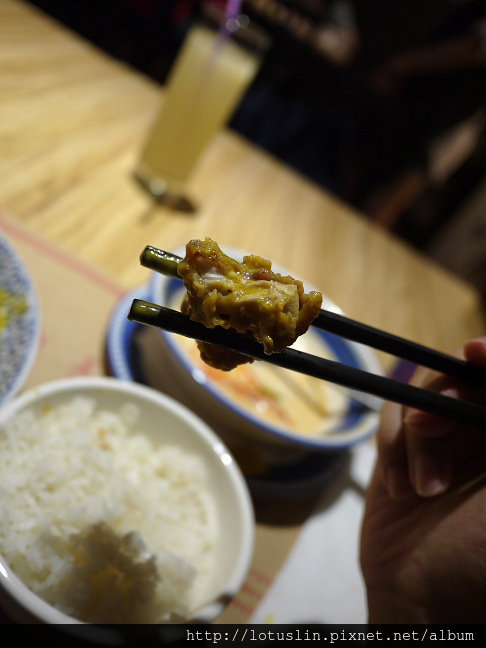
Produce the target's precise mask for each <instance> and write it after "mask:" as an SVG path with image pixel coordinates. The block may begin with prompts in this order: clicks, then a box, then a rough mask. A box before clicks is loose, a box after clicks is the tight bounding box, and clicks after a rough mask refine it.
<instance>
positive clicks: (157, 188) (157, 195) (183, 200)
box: [134, 171, 197, 214]
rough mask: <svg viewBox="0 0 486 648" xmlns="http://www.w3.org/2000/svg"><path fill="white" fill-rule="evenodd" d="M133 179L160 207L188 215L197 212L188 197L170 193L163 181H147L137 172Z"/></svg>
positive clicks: (155, 179)
mask: <svg viewBox="0 0 486 648" xmlns="http://www.w3.org/2000/svg"><path fill="white" fill-rule="evenodd" d="M134 178H135V180H136V181H137V182H138V183H139V184H140V185H141V186H142V187H143V188H144V189H145V191H147V192H148V193H149V194H150V195H151V196H152V197H153V198H154V199H155V200H156V201H157V203H159V204H160V205H164V206H165V207H168V208H169V209H173V210H174V211H180V212H185V213H188V214H190V213H193V212H195V211H196V210H197V205H196V204H195V203H194V202H193V201H192V200H191V199H190V198H189V197H188V196H186V195H184V194H182V193H177V192H173V191H170V190H169V189H168V187H167V183H166V182H164V181H163V180H159V179H157V178H154V179H152V180H149V179H148V178H146V177H145V176H144V175H143V174H141V173H139V172H138V171H136V172H135V173H134Z"/></svg>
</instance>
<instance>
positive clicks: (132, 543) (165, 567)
mask: <svg viewBox="0 0 486 648" xmlns="http://www.w3.org/2000/svg"><path fill="white" fill-rule="evenodd" d="M137 418H138V410H137V407H136V406H134V405H133V404H126V405H124V406H123V407H122V408H121V409H120V411H118V412H110V411H106V410H100V409H97V407H96V404H95V402H94V401H93V400H91V399H87V398H84V397H80V398H75V399H73V400H72V401H71V402H69V403H67V404H64V405H60V406H56V407H49V408H45V411H43V412H42V414H41V415H38V416H36V415H35V414H34V412H33V411H30V410H29V411H25V412H22V413H21V414H19V415H18V416H17V417H16V418H15V419H14V420H13V421H11V422H10V423H9V424H8V425H7V426H5V427H4V428H2V429H0V553H2V554H3V556H4V558H5V559H6V560H7V562H8V564H9V565H10V567H11V568H12V569H13V571H14V572H15V573H16V574H17V575H18V576H19V577H20V578H21V579H22V580H23V581H24V582H25V584H26V585H28V586H29V587H30V588H31V589H32V590H33V591H34V592H35V593H37V594H38V595H39V596H41V597H42V598H44V599H45V600H47V601H48V602H49V603H51V604H53V605H55V606H56V607H57V608H58V609H60V610H62V611H63V612H65V613H67V614H69V615H71V616H74V617H76V618H78V619H80V620H82V621H87V622H90V623H157V622H160V621H168V620H174V619H176V618H186V617H188V616H190V615H191V614H192V613H193V611H194V609H195V608H196V607H197V606H198V605H200V603H201V601H200V600H199V599H200V596H201V592H202V591H203V590H204V586H205V581H206V579H207V578H208V577H209V573H210V571H211V569H212V564H213V560H214V553H213V552H214V545H215V539H216V536H217V532H218V521H217V515H216V508H215V502H214V501H213V498H212V496H211V494H210V491H209V489H208V485H207V473H206V466H205V464H204V462H203V461H202V459H201V458H200V457H197V456H191V455H189V454H188V453H186V452H184V451H182V450H181V449H180V448H178V447H174V446H162V447H160V448H156V447H154V446H153V444H152V443H151V442H150V440H149V439H148V438H147V437H146V436H145V435H144V434H141V433H139V432H137V429H136V427H137Z"/></svg>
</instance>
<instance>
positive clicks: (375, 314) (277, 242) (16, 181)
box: [0, 0, 485, 559]
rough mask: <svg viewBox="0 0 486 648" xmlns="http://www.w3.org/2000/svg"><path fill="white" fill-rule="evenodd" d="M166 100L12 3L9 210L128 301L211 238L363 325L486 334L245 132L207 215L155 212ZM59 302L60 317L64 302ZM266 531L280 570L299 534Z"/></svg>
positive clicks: (470, 293)
mask: <svg viewBox="0 0 486 648" xmlns="http://www.w3.org/2000/svg"><path fill="white" fill-rule="evenodd" d="M162 100H163V97H162V93H161V90H160V88H159V87H158V86H157V85H156V84H154V83H153V82H152V81H150V80H149V79H147V78H145V77H143V76H141V75H140V74H139V73H137V72H135V71H133V70H132V69H130V68H129V67H127V66H125V65H122V64H120V63H119V62H116V61H114V60H112V59H111V58H108V57H107V56H106V55H105V54H103V53H102V52H100V51H98V50H96V49H95V48H94V47H93V46H91V45H90V44H88V43H86V42H85V41H83V40H82V39H80V38H79V37H78V36H76V35H74V34H73V33H71V32H69V31H68V30H66V29H65V28H64V27H61V26H60V25H58V24H57V23H55V22H54V21H53V20H51V19H50V18H48V17H46V16H44V15H43V14H41V13H40V12H39V11H38V10H36V9H34V8H33V7H32V6H30V5H29V4H28V3H26V2H22V1H21V0H2V2H0V207H1V208H2V210H3V211H4V213H6V214H7V215H8V217H9V218H10V219H11V220H12V221H13V222H14V223H15V224H16V226H17V227H19V228H22V231H27V232H28V233H29V236H31V237H39V240H47V241H48V242H49V243H50V244H51V243H53V244H55V245H56V246H57V248H60V249H61V250H62V251H63V254H64V255H66V254H68V255H72V257H73V258H74V259H79V260H81V261H82V262H84V263H86V264H88V267H91V268H93V269H94V270H95V271H96V272H102V273H104V274H105V275H108V277H109V278H111V279H112V281H113V283H115V284H117V285H118V286H119V287H120V294H121V293H122V292H123V291H125V290H128V289H130V288H132V287H134V286H136V285H138V284H140V283H142V282H146V281H147V279H148V271H147V270H146V269H144V268H142V267H141V266H140V265H139V254H140V252H141V250H142V249H143V248H144V247H145V245H147V244H150V245H154V246H157V247H161V248H164V249H170V248H173V247H175V246H179V245H182V244H184V243H185V242H186V241H187V240H189V239H191V238H202V237H205V236H210V237H212V238H214V239H215V240H217V241H218V242H219V243H220V244H221V245H222V247H223V249H224V246H225V245H228V246H238V247H240V248H244V249H247V250H251V251H253V252H255V253H258V254H260V255H262V256H265V257H267V258H270V259H272V260H274V261H275V262H278V263H281V264H283V265H285V266H286V267H288V268H289V269H290V270H291V271H293V272H295V273H296V274H297V275H299V276H300V277H303V278H304V279H306V280H307V281H309V282H310V283H312V284H314V285H315V286H317V287H318V288H320V289H321V290H322V291H323V292H325V293H326V294H327V295H328V296H329V297H330V298H331V299H333V300H334V301H335V302H336V303H337V304H338V305H339V306H340V307H341V308H342V309H343V310H344V311H345V313H346V314H348V315H349V316H350V317H353V318H355V319H358V320H360V321H362V322H365V323H367V324H370V325H373V326H378V327H380V328H382V329H385V330H388V331H390V332H392V333H396V334H398V335H402V336H405V337H408V338H411V339H414V340H416V341H419V342H421V343H423V344H427V345H430V346H433V347H436V348H438V349H440V350H444V351H450V350H451V349H454V348H456V347H458V346H460V345H461V344H462V343H463V341H464V340H466V339H468V338H470V337H472V336H477V335H480V334H484V333H485V320H484V317H483V313H482V310H481V301H480V298H479V295H478V294H477V292H476V291H475V290H473V289H472V288H471V287H470V286H469V285H466V284H465V283H464V282H462V281H460V280H459V279H457V278H455V277H454V276H452V275H451V274H449V273H447V272H445V271H444V270H443V269H441V268H440V267H438V266H437V265H435V264H434V263H432V262H431V261H429V260H428V259H426V258H424V257H422V256H420V255H419V254H417V253H415V252H414V251H412V250H411V249H410V248H408V247H407V246H406V245H404V244H403V243H402V242H400V241H398V240H396V239H394V238H392V237H391V236H390V235H388V234H387V233H386V232H384V231H382V230H381V229H379V228H377V227H375V226H373V225H372V224H371V223H370V222H369V221H368V220H366V219H365V218H364V217H363V216H362V215H360V214H359V213H356V212H355V211H353V210H352V209H351V208H350V207H349V206H347V205H346V204H344V203H343V202H341V201H340V200H338V199H336V198H334V197H333V196H331V195H329V194H327V193H325V192H324V191H323V190H322V189H321V188H319V187H317V186H315V185H313V184H312V183H310V182H308V181H307V180H305V179H304V178H302V177H301V176H299V175H297V174H296V173H294V172H293V171H292V170H290V169H289V168H287V167H286V166H284V165H283V164H281V163H279V162H278V161H277V160H276V159H274V158H273V157H271V156H270V155H268V154H266V153H265V152H263V151H261V150H258V149H257V148H256V147H255V146H253V145H252V144H249V143H248V142H247V141H245V140H243V139H242V138H240V137H238V136H237V135H235V134H234V133H232V132H229V131H225V132H222V133H220V134H219V135H218V136H217V137H216V138H215V140H214V142H213V143H212V145H211V146H210V147H209V149H208V150H207V151H206V153H205V155H204V156H203V159H202V160H201V163H200V165H199V167H198V169H197V171H196V173H195V174H194V177H193V179H192V181H191V185H190V189H191V191H192V194H193V196H194V197H195V198H196V200H197V201H198V204H199V205H200V207H199V209H198V211H197V212H196V213H194V214H192V215H188V214H184V213H178V212H174V211H171V210H170V209H168V208H165V207H162V206H160V205H157V204H155V203H154V202H153V201H152V199H151V198H150V197H149V196H148V195H147V194H146V193H145V192H144V191H143V190H142V189H141V188H140V187H139V186H138V184H137V183H136V182H135V181H134V180H133V177H132V173H133V169H134V167H135V164H136V161H137V156H138V155H139V151H140V149H141V146H142V143H143V140H144V137H145V134H146V132H147V129H148V128H149V126H150V123H151V120H152V119H153V117H154V114H155V112H156V110H157V108H158V106H159V103H160V102H161V101H162ZM24 239H25V237H24ZM27 244H29V245H30V242H29V241H28V242H27ZM29 249H30V248H29ZM44 252H45V250H44ZM26 253H28V250H27V248H26ZM38 262H40V261H38ZM115 292H116V291H115ZM48 303H51V304H52V308H54V305H55V299H51V300H50V301H49V302H48ZM383 360H384V364H385V366H386V365H387V364H388V363H389V362H390V360H389V359H388V358H383ZM47 374H48V372H46V373H45V375H44V377H45V376H47V377H52V376H48V375H47ZM35 377H36V380H40V379H41V375H40V373H39V372H38V373H36V374H35ZM258 533H259V535H258V540H259V542H260V543H261V544H265V543H268V544H269V545H270V544H272V543H274V542H275V538H276V534H278V538H279V542H280V545H279V546H280V547H284V549H282V551H281V555H280V554H279V556H280V557H279V556H277V558H278V559H280V558H282V556H284V555H285V551H286V550H287V549H288V547H289V546H290V544H291V543H292V541H293V538H294V537H295V531H294V528H293V527H292V526H291V525H290V526H287V527H286V528H283V529H278V528H277V527H276V526H275V525H274V524H272V525H268V526H261V527H260V528H259V532H258ZM257 549H258V548H257ZM277 553H278V552H277Z"/></svg>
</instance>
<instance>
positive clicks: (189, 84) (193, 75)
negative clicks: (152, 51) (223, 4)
mask: <svg viewBox="0 0 486 648" xmlns="http://www.w3.org/2000/svg"><path fill="white" fill-rule="evenodd" d="M269 44H270V41H269V38H268V36H267V35H266V33H265V32H264V31H263V30H262V29H260V28H259V27H258V26H256V25H254V24H253V23H252V22H251V21H250V20H249V18H248V17H247V16H246V15H244V14H240V15H238V16H236V17H235V18H228V17H227V15H226V14H225V13H224V12H223V11H221V10H218V9H217V8H216V7H214V6H211V5H209V6H206V7H205V9H204V12H203V14H202V16H201V18H200V19H199V20H198V22H197V23H195V24H194V26H193V27H192V28H191V29H190V31H189V32H188V34H187V36H186V38H185V40H184V43H183V44H182V46H181V49H180V51H179V53H178V56H177V58H176V60H175V62H174V64H173V66H172V69H171V71H170V74H169V77H168V82H167V87H166V91H165V96H164V97H163V104H162V107H161V109H160V112H159V114H158V116H157V117H156V119H155V122H154V124H153V126H152V128H151V131H150V133H149V136H148V138H147V141H146V143H145V146H144V148H143V151H142V154H141V158H140V160H139V164H138V167H137V169H136V171H135V177H136V178H137V180H138V181H139V182H140V183H141V184H142V185H143V186H144V187H145V188H146V189H147V190H148V191H149V192H150V193H151V194H152V195H153V196H155V197H156V198H158V199H159V200H161V201H162V202H167V203H169V204H172V205H173V206H174V205H175V206H178V205H182V204H185V205H190V204H191V203H190V201H189V197H188V196H186V195H185V187H186V183H187V180H188V179H189V177H190V176H191V174H192V172H193V170H194V168H195V166H196V164H197V162H198V160H199V157H200V155H201V153H202V152H203V151H204V149H205V148H206V146H207V145H208V144H209V142H210V141H211V140H212V138H213V137H214V135H215V134H216V133H217V132H218V130H219V129H220V128H221V127H222V126H223V125H224V124H226V122H227V121H228V120H229V118H230V117H231V115H232V113H233V111H234V110H235V109H236V107H237V105H238V103H239V102H240V100H241V98H242V96H243V94H244V92H245V91H246V89H247V88H248V86H249V85H250V83H251V81H252V80H253V78H254V77H255V75H256V73H257V71H258V69H259V67H260V64H261V61H262V57H263V55H264V53H265V51H266V50H267V49H268V46H269Z"/></svg>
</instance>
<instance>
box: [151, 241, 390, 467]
mask: <svg viewBox="0 0 486 648" xmlns="http://www.w3.org/2000/svg"><path fill="white" fill-rule="evenodd" d="M222 249H223V251H224V252H225V253H226V254H229V255H230V256H232V257H233V258H235V259H238V260H241V259H242V257H243V256H244V255H245V254H248V253H246V252H243V251H241V250H238V249H234V248H226V247H224V246H223V247H222ZM173 252H174V254H177V255H179V256H182V257H183V256H184V255H185V249H184V248H178V249H176V250H173ZM272 267H273V269H274V270H275V271H276V272H279V273H281V274H283V275H292V276H294V277H297V278H299V279H301V280H302V278H301V277H298V276H297V275H296V274H295V273H293V272H292V271H290V270H288V269H286V268H284V267H282V266H279V265H278V264H272ZM304 288H305V290H306V292H309V291H311V290H319V289H318V288H315V287H313V286H311V285H309V284H308V283H306V282H305V280H304ZM148 294H149V300H150V301H152V302H154V303H156V304H160V305H162V306H169V307H171V308H177V305H178V304H179V303H180V299H181V297H182V295H183V294H184V286H183V284H182V282H181V281H179V280H177V279H173V278H168V277H166V276H164V275H161V274H159V273H156V272H154V273H153V274H152V277H151V280H150V285H149V287H148ZM322 308H325V309H327V310H330V311H333V312H341V311H340V309H339V308H338V307H337V306H336V305H335V304H334V303H333V302H332V301H331V300H330V299H328V298H327V297H326V296H325V295H324V296H323V305H322ZM161 335H162V339H163V341H164V344H165V348H166V349H167V351H168V352H167V353H166V354H165V355H166V356H167V357H166V358H165V359H164V361H165V362H167V363H168V364H169V366H168V367H167V374H168V375H170V377H171V382H172V383H173V385H176V384H177V386H178V388H179V394H178V398H179V397H180V400H182V402H184V403H185V404H186V405H188V406H189V407H191V409H192V410H193V411H195V412H196V413H197V414H198V415H199V416H201V417H202V418H204V419H205V420H206V421H207V422H209V423H210V424H211V426H212V427H213V428H214V429H216V430H217V432H218V433H219V434H221V435H222V436H223V438H225V439H226V441H227V442H228V443H230V440H229V438H228V437H227V436H225V434H224V430H226V431H227V430H231V433H232V434H233V433H234V434H236V435H237V436H238V437H239V438H240V439H244V438H246V439H251V440H252V441H255V440H256V441H258V442H259V443H261V444H262V447H263V446H265V447H266V448H267V449H268V453H267V455H266V459H267V460H270V461H271V460H273V459H275V461H277V462H278V461H280V460H281V461H283V462H285V461H286V460H287V459H289V460H291V457H292V452H303V451H304V452H306V451H311V452H315V451H318V452H327V451H332V452H335V451H341V450H344V449H346V448H349V447H350V446H353V445H355V444H357V443H360V442H362V441H363V440H365V439H367V438H368V437H370V436H371V435H372V434H374V432H375V431H376V429H377V424H378V416H379V415H378V412H377V411H375V410H371V409H368V408H367V407H364V406H363V405H361V404H359V403H357V402H356V400H353V399H352V398H351V396H350V392H346V391H344V390H341V389H340V388H339V389H338V388H336V387H334V386H329V385H328V386H327V387H328V388H329V394H328V397H329V399H330V402H331V403H332V407H333V410H334V413H333V415H332V417H331V416H327V417H326V416H325V417H323V419H322V431H319V432H318V433H313V434H312V435H308V434H302V433H301V432H300V431H296V430H295V429H290V428H286V427H285V424H278V425H276V424H274V423H273V422H268V420H267V419H265V418H263V417H262V416H260V415H259V414H258V412H255V411H249V410H248V409H247V408H245V407H244V406H242V405H241V404H240V403H238V402H237V401H236V400H234V399H233V398H231V396H229V395H228V392H227V391H226V392H223V391H221V389H220V388H218V385H217V383H216V382H215V381H214V380H213V379H212V378H211V377H208V375H207V374H205V373H204V372H203V371H201V365H200V364H199V363H197V360H196V361H195V360H194V358H191V357H190V355H188V353H187V351H186V350H183V349H182V347H181V344H183V343H181V338H180V337H179V336H176V335H175V334H172V333H166V332H165V331H161ZM191 342H192V341H191ZM310 342H312V347H311V348H312V350H311V351H310V352H311V353H316V349H317V352H318V353H320V352H322V355H323V356H324V357H328V358H330V359H333V360H337V361H339V362H341V363H344V364H348V365H350V366H353V367H357V368H360V369H364V370H366V371H370V372H371V373H375V374H381V373H382V369H381V367H380V364H379V362H378V360H377V358H376V356H375V354H374V353H373V352H372V351H371V350H370V349H369V348H367V347H364V346H363V345H360V344H357V343H354V342H349V341H347V340H344V339H343V338H340V337H337V336H335V335H332V334H329V333H326V332H325V331H320V330H318V329H313V328H312V327H311V329H309V332H308V333H306V334H305V335H304V336H302V338H299V340H298V341H297V343H296V344H297V345H300V344H301V343H303V344H310ZM297 348H299V346H298V347H297ZM254 364H255V365H256V364H257V363H254ZM246 366H247V367H248V366H249V365H246ZM253 366H254V365H251V367H253ZM274 369H275V370H276V371H279V372H282V371H283V372H284V373H285V372H286V370H281V369H278V368H274ZM238 370H239V369H237V370H236V371H238ZM221 373H222V372H221ZM229 373H232V372H229ZM292 373H293V372H287V374H292ZM268 380H269V382H268V383H267V386H268V387H269V389H270V390H272V383H271V382H270V380H271V378H269V379H268ZM312 380H314V379H312ZM336 411H337V412H338V413H337V414H336Z"/></svg>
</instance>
